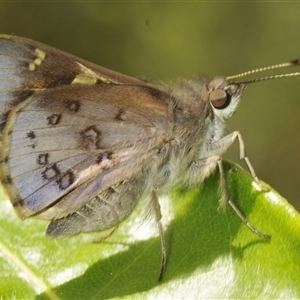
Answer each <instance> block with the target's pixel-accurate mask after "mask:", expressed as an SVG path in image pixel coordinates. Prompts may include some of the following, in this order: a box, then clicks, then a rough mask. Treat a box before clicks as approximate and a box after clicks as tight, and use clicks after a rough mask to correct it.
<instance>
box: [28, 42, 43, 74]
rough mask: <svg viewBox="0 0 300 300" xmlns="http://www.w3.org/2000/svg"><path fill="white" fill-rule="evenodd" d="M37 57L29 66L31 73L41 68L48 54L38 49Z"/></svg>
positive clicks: (36, 51) (36, 50)
mask: <svg viewBox="0 0 300 300" xmlns="http://www.w3.org/2000/svg"><path fill="white" fill-rule="evenodd" d="M35 55H36V56H37V58H36V59H35V60H34V61H33V62H32V63H30V64H29V71H31V72H33V71H35V69H36V67H37V66H40V65H41V64H42V62H43V60H44V59H45V57H46V53H45V52H44V51H42V50H41V49H38V48H36V49H35Z"/></svg>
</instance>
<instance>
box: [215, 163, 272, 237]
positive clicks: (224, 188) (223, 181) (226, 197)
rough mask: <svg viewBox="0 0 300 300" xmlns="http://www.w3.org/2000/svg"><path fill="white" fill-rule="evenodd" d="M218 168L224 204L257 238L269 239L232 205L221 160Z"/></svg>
mask: <svg viewBox="0 0 300 300" xmlns="http://www.w3.org/2000/svg"><path fill="white" fill-rule="evenodd" d="M218 168H219V172H220V180H221V187H222V192H223V199H224V200H225V201H226V203H228V204H229V205H230V206H231V207H232V209H233V210H234V211H235V213H236V214H237V215H238V216H239V218H240V219H241V220H242V222H243V223H244V224H245V225H246V226H247V227H248V228H249V229H250V230H251V231H253V232H254V233H255V234H257V235H258V236H260V237H262V238H265V239H269V238H271V236H270V235H267V234H265V233H262V232H261V231H260V230H258V229H257V228H255V227H254V226H253V225H252V224H251V223H250V222H249V221H248V220H247V218H246V217H245V216H244V214H243V213H242V212H241V211H240V209H239V208H238V207H237V206H236V205H235V204H234V202H232V201H231V199H230V195H229V189H228V183H227V180H226V176H225V172H224V167H223V163H222V159H221V158H220V159H219V160H218Z"/></svg>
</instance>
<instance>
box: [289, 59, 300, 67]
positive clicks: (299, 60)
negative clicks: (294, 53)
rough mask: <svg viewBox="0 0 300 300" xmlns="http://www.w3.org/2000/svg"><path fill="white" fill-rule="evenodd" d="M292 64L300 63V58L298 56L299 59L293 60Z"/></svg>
mask: <svg viewBox="0 0 300 300" xmlns="http://www.w3.org/2000/svg"><path fill="white" fill-rule="evenodd" d="M291 64H292V65H300V59H299V58H297V59H294V60H292V61H291Z"/></svg>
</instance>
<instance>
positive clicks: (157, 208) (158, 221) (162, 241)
mask: <svg viewBox="0 0 300 300" xmlns="http://www.w3.org/2000/svg"><path fill="white" fill-rule="evenodd" d="M151 202H152V206H153V208H154V212H155V220H156V224H157V226H158V230H159V236H160V244H161V268H160V274H159V277H158V281H161V280H162V279H163V276H164V274H165V271H166V263H167V250H166V240H165V235H164V230H163V227H162V223H161V211H160V205H159V202H158V198H157V196H156V193H155V192H154V191H153V192H152V195H151Z"/></svg>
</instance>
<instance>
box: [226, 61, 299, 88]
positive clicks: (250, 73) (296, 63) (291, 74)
mask: <svg viewBox="0 0 300 300" xmlns="http://www.w3.org/2000/svg"><path fill="white" fill-rule="evenodd" d="M294 66H300V59H295V60H292V61H290V62H286V63H282V64H277V65H273V66H269V67H264V68H259V69H254V70H251V71H247V72H244V73H240V74H237V75H233V76H228V77H226V80H228V81H231V80H232V79H236V78H241V77H245V76H248V75H252V74H256V73H261V72H265V71H269V70H274V69H280V68H287V67H294ZM293 76H300V72H294V73H286V74H279V75H272V76H266V77H261V78H255V79H250V80H247V81H243V82H234V83H238V84H249V83H253V82H259V81H264V80H272V79H279V78H286V77H293Z"/></svg>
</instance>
